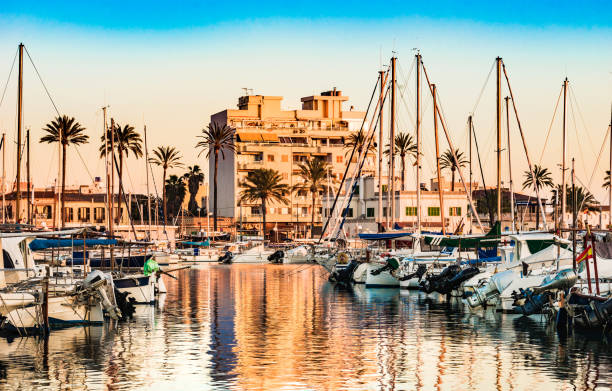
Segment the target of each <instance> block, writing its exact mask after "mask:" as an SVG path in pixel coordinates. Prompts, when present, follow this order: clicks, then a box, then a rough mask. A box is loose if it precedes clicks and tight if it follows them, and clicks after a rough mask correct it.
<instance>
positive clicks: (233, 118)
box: [209, 89, 376, 237]
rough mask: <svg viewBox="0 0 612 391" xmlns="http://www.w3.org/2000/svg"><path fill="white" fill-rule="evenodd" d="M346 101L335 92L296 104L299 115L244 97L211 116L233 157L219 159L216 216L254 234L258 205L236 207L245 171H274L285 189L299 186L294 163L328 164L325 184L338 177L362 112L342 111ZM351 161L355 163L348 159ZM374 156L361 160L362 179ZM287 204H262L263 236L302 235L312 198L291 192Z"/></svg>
mask: <svg viewBox="0 0 612 391" xmlns="http://www.w3.org/2000/svg"><path fill="white" fill-rule="evenodd" d="M347 100H348V97H347V96H344V95H342V93H341V91H337V90H335V89H334V90H332V91H327V92H323V93H321V95H316V96H308V97H304V98H302V99H301V102H302V109H301V110H283V109H282V108H281V101H282V97H280V96H262V95H247V96H242V97H240V98H239V99H238V109H237V110H232V109H228V110H223V111H221V112H219V113H216V114H214V115H212V116H211V122H216V123H219V124H226V125H228V126H231V127H232V128H234V129H235V130H236V137H235V143H236V154H232V153H225V158H224V159H223V158H221V156H220V157H219V171H218V179H217V181H218V186H219V189H218V210H219V212H218V213H219V216H224V217H231V218H234V219H235V221H236V223H237V224H238V226H239V227H241V228H239V229H243V230H252V229H256V228H257V229H260V228H261V222H262V216H261V209H260V205H259V204H258V203H246V202H242V203H241V202H240V193H241V187H240V184H241V183H242V182H243V181H244V179H245V178H246V176H247V175H248V173H249V172H250V171H253V170H254V169H258V168H269V169H274V170H277V171H278V172H279V173H280V175H281V176H282V180H283V182H284V183H285V184H287V185H288V186H289V187H290V188H293V187H294V186H295V185H297V184H299V183H300V181H301V178H300V176H299V175H298V172H299V166H300V163H302V162H305V161H308V160H309V159H323V160H324V161H326V162H328V163H329V168H330V169H329V176H330V183H332V182H334V181H335V180H339V179H340V178H342V175H343V174H344V171H345V169H346V166H347V164H348V162H347V159H348V156H349V153H350V151H349V149H348V148H346V142H347V139H348V137H349V136H350V135H351V134H352V133H353V132H357V131H358V130H359V129H360V127H361V125H362V122H363V118H364V115H365V113H364V112H359V111H353V110H352V108H351V110H349V111H345V110H344V109H343V103H345V102H346V101H347ZM354 160H355V161H356V158H354ZM375 164H376V161H375V156H374V154H373V153H372V154H371V156H368V157H367V160H366V164H365V166H364V172H365V174H366V175H368V174H372V173H373V172H374V168H375ZM209 173H210V174H209V175H210V178H209V179H210V187H211V192H210V210H211V211H212V209H213V191H214V181H213V180H212V179H213V178H212V176H213V173H214V154H212V153H211V154H210V158H209ZM287 198H288V200H289V203H288V204H281V203H271V204H269V205H267V221H268V223H269V225H268V227H267V230H266V232H269V230H270V229H272V228H274V229H276V230H277V232H280V233H281V235H282V236H283V237H285V236H287V237H296V236H301V235H299V233H300V232H302V233H303V232H308V231H309V227H310V225H311V223H310V222H311V216H312V196H311V194H309V193H308V192H306V191H303V190H299V191H292V192H291V194H289V195H288V197H287ZM316 198H317V201H316V204H315V210H314V212H315V224H316V225H320V224H321V221H322V220H321V212H322V204H321V197H320V196H318V197H316Z"/></svg>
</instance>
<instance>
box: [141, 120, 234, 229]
mask: <svg viewBox="0 0 612 391" xmlns="http://www.w3.org/2000/svg"><path fill="white" fill-rule="evenodd" d="M144 142H145V170H146V172H147V208H148V209H147V216H148V217H149V240H151V192H149V148H148V146H147V125H145V126H144ZM206 213H208V210H207V211H206ZM241 228H242V227H241ZM207 234H208V233H207Z"/></svg>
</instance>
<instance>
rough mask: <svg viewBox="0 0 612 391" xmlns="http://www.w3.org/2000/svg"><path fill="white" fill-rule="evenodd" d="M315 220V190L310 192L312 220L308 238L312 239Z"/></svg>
mask: <svg viewBox="0 0 612 391" xmlns="http://www.w3.org/2000/svg"><path fill="white" fill-rule="evenodd" d="M314 222H315V192H314V191H313V192H312V222H311V223H310V238H311V239H312V233H313V230H314Z"/></svg>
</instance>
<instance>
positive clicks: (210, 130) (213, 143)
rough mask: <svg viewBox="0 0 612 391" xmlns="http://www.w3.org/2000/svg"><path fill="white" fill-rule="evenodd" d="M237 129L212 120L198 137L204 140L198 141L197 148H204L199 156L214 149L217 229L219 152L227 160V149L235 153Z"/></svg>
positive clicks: (214, 218) (215, 221) (214, 205)
mask: <svg viewBox="0 0 612 391" xmlns="http://www.w3.org/2000/svg"><path fill="white" fill-rule="evenodd" d="M235 131H236V130H235V129H234V128H232V127H231V126H228V125H226V124H220V123H217V122H211V123H210V124H209V125H208V126H207V127H206V129H202V134H201V135H199V136H198V137H200V138H202V141H198V143H197V144H196V148H202V150H201V151H200V153H199V154H198V156H200V155H201V154H202V152H204V151H206V157H207V158H209V157H210V152H211V151H212V152H213V153H214V155H215V171H214V174H213V183H214V187H213V230H214V231H216V230H217V215H218V211H217V171H218V168H219V152H220V153H221V159H223V160H225V151H228V152H231V153H235V152H236V145H235V144H234V133H235Z"/></svg>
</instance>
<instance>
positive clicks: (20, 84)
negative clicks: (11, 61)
mask: <svg viewBox="0 0 612 391" xmlns="http://www.w3.org/2000/svg"><path fill="white" fill-rule="evenodd" d="M22 109H23V43H20V44H19V78H18V81H17V177H16V179H15V184H16V190H17V191H16V193H15V223H16V224H19V220H20V218H19V217H20V216H19V215H20V210H19V207H20V205H19V204H20V201H21V127H22V126H23V110H22Z"/></svg>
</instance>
